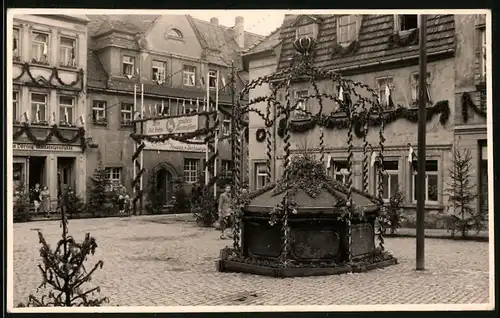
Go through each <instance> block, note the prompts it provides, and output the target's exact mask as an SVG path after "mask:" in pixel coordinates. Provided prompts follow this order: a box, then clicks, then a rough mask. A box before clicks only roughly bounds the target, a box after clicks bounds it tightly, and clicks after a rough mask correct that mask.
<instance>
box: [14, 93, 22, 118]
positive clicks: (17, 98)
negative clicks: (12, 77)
mask: <svg viewBox="0 0 500 318" xmlns="http://www.w3.org/2000/svg"><path fill="white" fill-rule="evenodd" d="M20 105H21V92H20V91H19V90H16V89H14V90H12V122H13V123H18V122H20V118H21V114H20V112H21V109H20Z"/></svg>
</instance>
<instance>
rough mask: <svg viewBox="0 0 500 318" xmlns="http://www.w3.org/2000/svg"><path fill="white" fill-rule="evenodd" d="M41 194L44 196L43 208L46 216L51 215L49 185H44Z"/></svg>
mask: <svg viewBox="0 0 500 318" xmlns="http://www.w3.org/2000/svg"><path fill="white" fill-rule="evenodd" d="M40 196H41V198H42V204H41V210H42V212H44V213H45V216H46V217H49V212H50V192H49V188H48V187H47V186H44V187H43V189H42V191H41V192H40Z"/></svg>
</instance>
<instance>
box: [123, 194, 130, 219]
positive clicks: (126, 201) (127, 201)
mask: <svg viewBox="0 0 500 318" xmlns="http://www.w3.org/2000/svg"><path fill="white" fill-rule="evenodd" d="M123 199H124V203H123V205H124V210H125V212H126V214H127V216H130V196H129V195H128V193H125V195H124V198H123Z"/></svg>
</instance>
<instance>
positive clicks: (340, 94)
mask: <svg viewBox="0 0 500 318" xmlns="http://www.w3.org/2000/svg"><path fill="white" fill-rule="evenodd" d="M339 100H340V101H342V102H343V101H344V89H343V88H342V85H340V88H339Z"/></svg>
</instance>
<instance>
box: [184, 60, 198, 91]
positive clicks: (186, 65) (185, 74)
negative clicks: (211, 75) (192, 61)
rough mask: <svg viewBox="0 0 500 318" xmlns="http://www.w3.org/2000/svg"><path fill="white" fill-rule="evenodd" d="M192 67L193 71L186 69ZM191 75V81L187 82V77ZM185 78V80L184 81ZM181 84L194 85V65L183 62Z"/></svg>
mask: <svg viewBox="0 0 500 318" xmlns="http://www.w3.org/2000/svg"><path fill="white" fill-rule="evenodd" d="M188 68H189V69H193V71H190V70H187V69H188ZM190 76H192V77H193V83H192V84H190V83H189V77H190ZM186 80H187V82H186ZM182 85H183V86H187V87H194V86H196V66H193V65H188V64H185V65H183V66H182Z"/></svg>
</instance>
